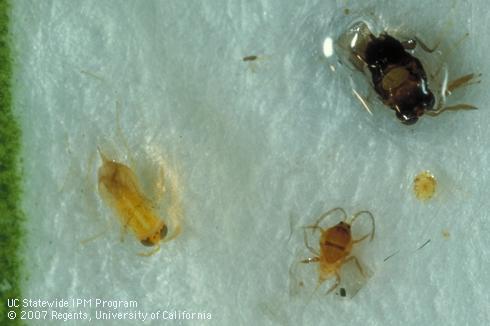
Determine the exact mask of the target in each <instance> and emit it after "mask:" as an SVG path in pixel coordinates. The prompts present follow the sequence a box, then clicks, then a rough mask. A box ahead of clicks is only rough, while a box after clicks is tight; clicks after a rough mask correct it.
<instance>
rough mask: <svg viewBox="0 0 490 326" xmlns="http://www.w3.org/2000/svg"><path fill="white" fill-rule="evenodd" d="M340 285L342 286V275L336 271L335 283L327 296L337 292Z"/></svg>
mask: <svg viewBox="0 0 490 326" xmlns="http://www.w3.org/2000/svg"><path fill="white" fill-rule="evenodd" d="M339 284H340V274H339V272H337V271H336V272H335V283H334V284H333V285H332V286H331V287H330V289H328V291H327V293H326V294H329V293H330V292H332V291H333V290H335V289H336V288H337V286H339Z"/></svg>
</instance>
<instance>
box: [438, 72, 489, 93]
mask: <svg viewBox="0 0 490 326" xmlns="http://www.w3.org/2000/svg"><path fill="white" fill-rule="evenodd" d="M479 77H481V74H478V75H475V74H467V75H464V76H461V77H459V78H456V79H455V80H452V81H450V82H449V84H448V85H447V89H446V95H451V93H452V92H453V91H454V90H456V89H458V88H460V87H465V86H469V85H473V84H479V83H480V80H476V79H477V78H479Z"/></svg>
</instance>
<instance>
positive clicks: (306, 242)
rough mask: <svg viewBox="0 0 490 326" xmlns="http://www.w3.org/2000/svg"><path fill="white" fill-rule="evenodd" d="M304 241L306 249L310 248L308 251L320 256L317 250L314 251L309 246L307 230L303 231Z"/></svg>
mask: <svg viewBox="0 0 490 326" xmlns="http://www.w3.org/2000/svg"><path fill="white" fill-rule="evenodd" d="M303 240H304V242H305V246H306V248H308V250H309V251H310V252H311V253H313V254H314V255H316V256H320V254H318V253H317V252H316V251H315V249H313V248H312V247H311V246H310V245H309V244H308V235H307V234H306V228H305V229H304V230H303Z"/></svg>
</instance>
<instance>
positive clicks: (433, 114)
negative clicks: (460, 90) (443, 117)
mask: <svg viewBox="0 0 490 326" xmlns="http://www.w3.org/2000/svg"><path fill="white" fill-rule="evenodd" d="M459 110H478V108H477V107H476V106H473V105H471V104H464V103H461V104H456V105H451V106H446V107H444V108H440V109H437V110H435V111H427V112H425V114H427V115H429V116H431V117H436V116H438V115H439V114H441V113H442V112H444V111H459Z"/></svg>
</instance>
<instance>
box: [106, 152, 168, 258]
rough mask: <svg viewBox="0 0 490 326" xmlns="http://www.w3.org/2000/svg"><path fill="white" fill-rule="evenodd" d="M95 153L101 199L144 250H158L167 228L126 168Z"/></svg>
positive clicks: (129, 170) (131, 173)
mask: <svg viewBox="0 0 490 326" xmlns="http://www.w3.org/2000/svg"><path fill="white" fill-rule="evenodd" d="M99 153H100V156H101V158H102V161H103V163H102V166H101V167H100V168H99V171H98V179H99V192H100V194H101V196H102V198H103V199H104V200H105V201H106V202H107V204H108V205H109V206H110V207H111V208H112V209H113V210H114V211H115V213H116V214H117V215H118V216H119V217H120V219H121V222H122V224H123V226H124V229H125V230H126V229H128V228H129V229H131V231H132V232H133V233H134V234H135V235H136V237H137V238H138V239H139V240H140V242H141V243H142V244H143V245H145V246H154V245H158V246H159V245H160V241H161V240H163V239H164V238H165V237H166V236H167V232H168V229H167V225H166V224H165V222H164V221H163V220H162V219H160V218H159V217H158V216H157V214H156V213H155V212H154V209H153V207H152V205H151V203H150V201H149V200H148V199H147V198H146V197H145V196H144V195H143V193H142V192H141V190H140V187H139V184H138V181H137V179H136V176H135V174H134V173H133V171H132V170H131V169H130V168H129V167H128V166H126V165H124V164H121V163H118V162H115V161H113V160H109V159H108V158H107V157H106V156H105V155H104V154H103V153H102V152H101V151H100V150H99ZM157 250H158V248H157ZM152 253H154V252H152Z"/></svg>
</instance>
